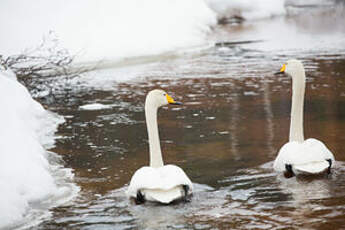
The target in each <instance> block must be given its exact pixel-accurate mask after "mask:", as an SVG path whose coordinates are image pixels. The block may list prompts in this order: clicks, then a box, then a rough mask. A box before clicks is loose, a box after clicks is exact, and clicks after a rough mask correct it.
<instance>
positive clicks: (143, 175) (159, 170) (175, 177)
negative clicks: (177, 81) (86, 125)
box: [127, 89, 193, 204]
mask: <svg viewBox="0 0 345 230" xmlns="http://www.w3.org/2000/svg"><path fill="white" fill-rule="evenodd" d="M168 104H175V105H178V104H181V103H179V102H175V101H174V99H172V98H171V97H170V96H169V95H168V94H167V93H166V92H164V91H163V90H158V89H155V90H152V91H150V92H149V93H148V94H147V96H146V101H145V117H146V125H147V132H148V138H149V147H150V166H149V167H147V166H145V167H142V168H140V169H138V170H137V171H136V172H135V173H134V175H133V177H132V179H131V182H130V184H129V187H128V190H127V196H129V197H130V198H133V199H134V200H135V202H136V203H143V202H145V201H146V200H148V201H154V202H159V203H164V204H169V203H171V202H173V201H176V200H180V199H186V198H187V197H189V196H190V195H191V194H192V190H193V184H192V182H191V181H190V179H189V178H188V177H187V175H186V174H185V173H184V171H183V170H182V169H181V168H179V167H178V166H175V165H164V164H163V159H162V153H161V147H160V143H159V133H158V126H157V111H158V108H159V107H161V106H164V105H168Z"/></svg>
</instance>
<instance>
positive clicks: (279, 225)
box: [33, 8, 345, 230]
mask: <svg viewBox="0 0 345 230" xmlns="http://www.w3.org/2000/svg"><path fill="white" fill-rule="evenodd" d="M292 10H293V12H295V11H297V10H299V8H298V9H297V10H296V9H292ZM330 10H336V11H337V10H338V9H334V8H332V9H328V8H327V9H326V10H323V11H321V14H322V15H323V14H326V15H328V14H329V11H330ZM303 12H304V14H303V15H302V16H301V15H300V14H298V15H297V16H293V14H292V15H291V16H289V17H287V18H276V19H272V20H262V21H257V22H247V23H244V24H242V25H230V26H229V25H228V26H222V27H217V28H215V35H214V36H215V37H216V39H217V40H218V41H233V40H236V41H252V42H247V43H245V44H240V45H230V46H229V45H225V46H222V45H219V46H214V47H211V48H206V49H203V50H199V51H195V52H191V53H179V54H173V55H170V54H166V55H162V56H157V57H156V58H154V59H155V61H150V62H146V60H145V58H143V59H142V60H141V63H142V64H135V65H131V64H128V63H127V64H126V63H123V64H121V67H117V68H108V69H101V70H96V71H93V72H90V73H87V74H85V75H84V76H82V77H80V78H74V79H64V78H63V79H62V78H59V79H57V78H55V79H49V80H46V81H45V84H42V85H41V88H39V89H38V91H37V89H34V90H33V93H35V94H36V95H38V96H39V95H43V94H45V95H46V94H47V93H42V92H49V93H48V95H46V96H44V97H42V98H40V100H41V102H42V103H43V104H46V105H47V106H48V108H49V109H50V110H53V111H55V112H57V113H59V114H61V115H63V116H64V117H65V119H66V123H65V124H63V125H62V126H61V127H60V129H59V132H58V135H59V139H58V140H57V144H56V147H55V148H54V149H52V151H54V152H57V153H58V154H60V155H61V156H62V157H63V159H64V161H65V164H66V167H70V168H72V169H74V172H75V174H76V183H77V184H78V185H79V186H80V187H81V193H80V196H79V198H78V199H77V200H75V201H74V202H72V203H70V204H67V205H65V206H60V207H57V208H54V209H52V210H51V211H52V215H53V216H52V218H50V219H47V220H46V221H44V222H43V223H41V224H40V225H39V226H36V227H34V228H33V229H85V230H86V229H258V228H259V229H327V228H329V229H340V228H343V227H344V226H345V221H344V220H345V199H344V198H345V173H344V172H345V165H344V163H343V161H345V156H344V155H343V154H342V153H343V152H344V151H345V147H344V144H343V143H345V136H344V133H343V132H344V130H345V80H344V76H345V46H344V41H345V39H344V38H345V36H344V35H345V31H344V30H341V29H339V30H338V29H336V28H338V26H339V25H338V24H337V23H333V24H332V23H331V22H334V21H337V19H338V18H329V17H326V16H325V17H321V18H322V19H323V20H322V21H323V23H324V24H325V26H319V24H318V22H317V21H318V20H315V22H314V21H312V20H311V19H310V17H312V16H315V14H320V9H319V8H316V9H314V8H312V9H309V8H308V11H303ZM308 15H309V16H310V17H308ZM339 17H340V18H342V17H343V14H340V16H339ZM313 18H315V17H313ZM329 20H330V21H331V22H329V23H328V22H327V21H329ZM319 21H320V20H319ZM328 25H332V26H328ZM277 28H281V31H279V33H278V32H277ZM339 28H340V27H339ZM296 31H298V32H297V33H296ZM335 31H336V32H335ZM279 34H280V36H279ZM287 35H291V36H290V37H286V36H287ZM292 35H293V36H292ZM291 57H297V58H299V59H301V60H302V61H303V62H304V64H305V66H306V71H307V88H306V99H305V100H306V101H305V116H304V119H305V121H304V127H305V136H306V137H314V138H317V139H320V140H322V141H323V142H325V143H326V145H327V146H328V147H329V149H330V150H331V151H332V152H333V153H334V155H335V158H336V159H337V162H336V164H335V168H334V170H333V173H332V174H331V175H329V176H324V177H321V178H318V179H317V180H310V179H303V180H301V179H298V180H297V179H296V178H291V179H285V178H283V177H282V176H281V175H277V174H276V173H275V172H274V171H273V170H272V161H273V160H274V159H275V157H276V155H277V152H278V150H279V148H280V147H281V146H282V145H283V144H284V143H286V142H287V140H288V132H289V114H290V106H291V79H289V78H288V77H283V76H282V77H277V76H274V75H273V73H274V72H276V71H277V70H279V68H280V66H281V64H283V63H284V62H285V61H286V60H287V59H288V58H291ZM154 88H163V89H165V90H166V91H168V92H170V93H171V94H172V95H173V96H174V98H175V99H176V100H178V101H182V102H183V103H184V105H183V106H181V107H164V108H162V109H161V110H160V112H159V115H158V119H159V129H160V138H161V145H162V152H163V155H164V156H163V157H164V161H165V162H166V163H172V164H176V165H179V166H180V167H181V168H183V169H184V170H185V172H186V174H187V175H188V176H189V177H190V178H191V180H192V181H193V182H194V183H195V192H194V196H193V198H192V200H191V202H189V203H181V204H176V205H172V206H160V205H156V204H145V205H140V206H137V205H134V204H131V203H130V202H129V201H128V199H127V198H126V197H125V194H124V192H125V190H126V186H127V184H128V182H129V181H130V178H131V176H132V174H133V173H134V172H135V170H136V169H138V168H139V167H141V166H144V165H147V164H148V143H147V133H146V125H145V122H144V110H143V108H144V101H145V95H146V93H147V92H148V91H149V90H151V89H154ZM92 103H101V104H105V105H108V106H107V107H104V108H103V109H100V110H83V109H81V108H80V106H82V105H86V104H92Z"/></svg>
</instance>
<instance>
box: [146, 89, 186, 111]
mask: <svg viewBox="0 0 345 230" xmlns="http://www.w3.org/2000/svg"><path fill="white" fill-rule="evenodd" d="M146 104H150V105H152V106H154V107H156V108H159V107H161V106H164V105H169V104H170V105H181V104H182V103H181V102H176V101H175V100H174V99H173V98H172V97H171V96H169V94H167V93H166V92H165V91H164V90H161V89H154V90H151V91H150V92H149V93H148V94H147V96H146Z"/></svg>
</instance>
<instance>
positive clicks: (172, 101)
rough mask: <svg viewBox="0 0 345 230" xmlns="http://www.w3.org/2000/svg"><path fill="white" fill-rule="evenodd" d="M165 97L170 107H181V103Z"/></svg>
mask: <svg viewBox="0 0 345 230" xmlns="http://www.w3.org/2000/svg"><path fill="white" fill-rule="evenodd" d="M166 97H167V100H168V103H169V104H170V105H182V103H181V102H177V101H175V100H174V99H173V98H172V97H170V96H169V95H168V94H167V95H166Z"/></svg>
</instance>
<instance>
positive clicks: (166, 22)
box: [0, 0, 285, 63]
mask: <svg viewBox="0 0 345 230" xmlns="http://www.w3.org/2000/svg"><path fill="white" fill-rule="evenodd" d="M284 11H285V10H284V0H188V1H186V0H145V1H142V0H116V1H111V0H99V1H94V0H73V1H58V0H32V1H22V0H3V1H1V3H0V28H2V33H1V34H2V36H1V37H0V54H3V55H5V56H7V55H13V54H18V53H22V52H23V51H24V50H25V49H28V48H34V47H36V46H38V45H39V44H40V42H41V40H42V38H43V37H44V36H47V35H48V34H49V32H50V31H54V33H55V34H56V35H57V37H58V39H59V41H60V45H61V47H62V48H66V49H67V50H68V51H69V52H70V54H72V55H77V57H76V62H79V63H80V62H82V63H83V62H97V61H101V60H104V61H114V60H115V61H116V60H119V59H123V58H128V57H136V56H146V55H156V54H161V53H164V52H169V51H175V50H177V49H181V48H186V47H194V46H202V45H207V44H208V43H209V42H210V41H209V40H208V34H209V33H210V32H211V27H212V26H214V25H216V23H217V17H218V18H219V17H222V16H231V15H234V14H235V15H240V16H242V17H244V18H246V19H257V18H263V17H270V16H272V15H280V14H282V13H284ZM211 42H212V41H211Z"/></svg>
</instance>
